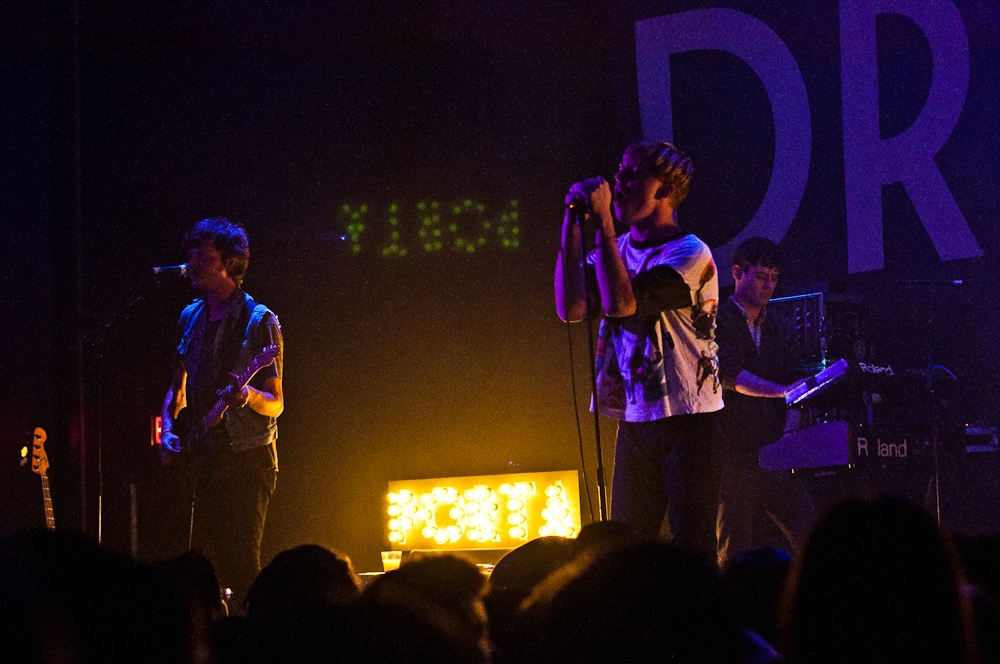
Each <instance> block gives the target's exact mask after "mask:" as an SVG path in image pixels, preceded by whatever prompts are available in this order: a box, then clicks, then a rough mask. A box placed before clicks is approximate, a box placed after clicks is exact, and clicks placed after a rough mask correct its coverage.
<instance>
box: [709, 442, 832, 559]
mask: <svg viewBox="0 0 1000 664" xmlns="http://www.w3.org/2000/svg"><path fill="white" fill-rule="evenodd" d="M803 479H804V478H802V477H799V476H795V475H792V474H791V473H790V472H782V471H777V470H764V469H762V468H759V467H758V468H754V467H752V466H749V465H748V464H745V463H738V462H735V461H734V462H728V461H724V462H723V471H722V488H721V490H720V495H719V521H718V531H719V564H720V565H724V564H726V563H727V562H728V561H730V560H731V559H732V558H734V557H735V556H736V555H737V554H739V553H741V552H743V551H750V550H751V549H758V548H761V547H771V548H774V549H785V550H788V551H789V552H794V551H795V550H796V549H797V547H798V546H799V545H801V544H802V540H803V539H804V538H805V536H806V534H807V533H808V531H809V528H810V527H811V525H812V521H813V518H814V512H815V509H814V507H813V502H812V498H811V497H810V496H809V492H808V491H807V490H806V486H805V484H803V482H802V480H803Z"/></svg>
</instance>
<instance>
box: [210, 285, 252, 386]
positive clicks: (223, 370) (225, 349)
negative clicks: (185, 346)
mask: <svg viewBox="0 0 1000 664" xmlns="http://www.w3.org/2000/svg"><path fill="white" fill-rule="evenodd" d="M256 304H257V303H256V302H254V301H253V300H251V299H250V298H249V297H247V298H245V302H244V305H245V306H242V307H240V315H239V316H237V317H235V320H230V318H231V317H228V316H227V317H226V322H225V325H226V329H225V331H224V332H223V334H222V343H221V344H219V349H218V362H217V363H216V367H217V369H218V372H217V373H216V376H215V379H216V385H215V387H216V389H222V388H224V387H226V385H228V384H229V374H230V373H232V371H233V370H234V369H236V361H237V360H238V359H239V353H240V347H241V346H242V345H243V337H244V336H245V332H246V329H247V322H248V321H249V319H250V310H251V309H252V308H254V307H255V306H256ZM202 352H204V351H202Z"/></svg>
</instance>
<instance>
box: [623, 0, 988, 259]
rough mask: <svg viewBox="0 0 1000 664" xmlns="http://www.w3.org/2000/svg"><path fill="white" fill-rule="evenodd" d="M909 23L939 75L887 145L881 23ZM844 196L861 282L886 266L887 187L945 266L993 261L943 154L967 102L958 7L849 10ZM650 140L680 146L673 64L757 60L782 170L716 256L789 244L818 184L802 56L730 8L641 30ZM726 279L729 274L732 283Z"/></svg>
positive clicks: (856, 0)
mask: <svg viewBox="0 0 1000 664" xmlns="http://www.w3.org/2000/svg"><path fill="white" fill-rule="evenodd" d="M881 13H898V14H902V15H903V16H906V17H908V18H910V19H912V20H913V21H914V22H915V23H916V24H917V26H918V27H919V28H920V29H921V30H922V31H923V32H924V34H925V35H926V37H927V40H928V42H929V43H930V47H931V53H932V59H933V67H934V70H933V74H932V81H931V90H930V94H929V95H928V99H927V103H926V104H925V105H924V108H923V109H922V110H921V112H920V115H919V116H918V118H917V119H916V121H914V123H913V124H912V125H911V126H910V127H909V128H907V129H906V130H905V131H904V132H903V133H901V134H899V135H898V136H894V137H892V138H889V139H885V140H882V138H881V137H880V136H879V101H878V55H877V50H876V43H875V19H876V17H877V16H878V15H879V14H881ZM840 31H841V75H842V77H843V88H842V89H843V92H842V99H843V102H842V103H843V122H844V127H843V130H844V168H845V175H844V189H845V194H846V209H847V244H848V247H847V249H848V270H849V272H852V273H853V272H865V271H868V270H877V269H881V268H882V267H884V264H885V256H884V252H883V241H882V186H883V185H888V184H894V183H896V182H902V184H903V187H904V188H905V190H906V192H907V194H908V195H909V197H910V199H911V200H912V201H913V206H914V208H915V209H916V211H917V214H918V215H919V216H920V220H921V222H922V223H923V225H924V228H925V229H926V231H927V234H928V235H929V236H930V239H931V241H932V242H933V244H934V247H935V249H937V252H938V254H939V255H940V256H941V258H942V259H943V260H954V259H958V258H972V257H975V256H982V254H983V252H982V249H981V248H980V246H979V244H978V242H977V241H976V238H975V237H974V236H973V235H972V231H971V230H970V229H969V225H968V223H967V222H966V221H965V218H964V217H963V215H962V212H961V210H959V208H958V205H957V204H956V202H955V199H954V197H953V196H952V195H951V191H950V190H949V189H948V185H947V183H945V181H944V178H943V177H942V175H941V172H940V171H939V170H938V168H937V165H936V164H935V163H934V156H935V155H936V154H937V153H938V151H939V150H940V149H941V147H942V146H943V145H944V144H945V142H946V141H947V140H948V137H949V136H951V133H952V131H953V130H954V129H955V126H956V125H957V124H958V117H959V114H960V113H961V110H962V107H963V105H964V104H965V97H966V91H967V89H968V83H969V43H968V37H967V35H966V32H965V25H964V23H963V22H962V17H961V15H960V14H959V12H958V9H957V8H956V7H955V5H954V4H953V3H952V2H951V0H841V2H840ZM635 47H636V68H637V77H638V83H639V111H640V114H641V116H642V132H643V135H644V136H645V137H646V138H648V139H653V140H671V139H672V138H673V122H672V108H671V89H670V55H671V54H673V53H681V52H684V51H691V50H697V49H714V50H720V51H726V52H728V53H731V54H733V55H735V56H737V57H739V58H740V59H742V60H743V61H744V62H746V63H747V64H748V65H749V66H750V67H751V68H752V69H753V71H754V72H755V73H756V74H757V76H758V77H759V78H760V80H761V83H763V85H764V89H765V90H766V91H767V95H768V98H769V100H770V102H771V108H772V112H773V114H774V135H775V150H774V168H773V171H772V175H771V181H770V183H769V185H768V189H767V193H766V194H765V196H764V200H763V201H762V203H761V206H760V208H759V209H758V210H757V212H756V213H755V214H754V217H753V219H752V220H751V221H750V223H748V224H747V226H746V227H745V228H744V229H743V230H742V231H741V232H740V233H738V234H737V235H736V237H734V238H733V239H732V240H730V241H729V242H728V243H727V244H726V245H725V246H723V247H720V248H718V249H716V250H715V251H714V253H715V255H716V261H717V262H718V263H720V264H727V262H728V261H729V256H730V255H731V254H732V251H733V250H734V249H735V247H736V245H737V244H739V243H740V242H742V241H743V240H744V239H746V238H747V237H750V236H752V235H763V236H764V237H767V238H769V239H771V240H773V241H775V242H778V241H780V240H781V239H782V238H783V237H784V235H785V233H786V232H787V230H788V227H789V226H790V225H791V223H792V220H793V219H794V217H795V215H796V214H797V212H798V208H799V204H800V202H801V200H802V195H803V192H804V191H805V187H806V180H807V177H808V175H809V161H810V157H811V155H810V148H811V133H810V114H809V100H808V97H807V94H806V88H805V83H804V82H803V78H802V74H801V71H800V70H799V67H798V64H797V63H796V61H795V58H794V57H793V56H792V54H791V52H790V51H789V50H788V47H787V46H786V45H785V43H784V42H783V41H782V40H781V38H780V37H778V35H777V34H776V33H775V32H774V31H773V30H771V28H769V27H768V26H767V25H765V24H764V23H762V22H761V21H759V20H758V19H756V18H754V17H752V16H750V15H749V14H745V13H743V12H739V11H734V10H730V9H701V10H694V11H688V12H681V13H678V14H671V15H667V16H660V17H657V18H651V19H647V20H643V21H637V22H636V24H635ZM724 274H725V272H723V275H724Z"/></svg>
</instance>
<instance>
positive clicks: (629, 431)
mask: <svg viewBox="0 0 1000 664" xmlns="http://www.w3.org/2000/svg"><path fill="white" fill-rule="evenodd" d="M721 441H722V436H721V428H720V424H719V414H718V413H696V414H693V415H675V416H674V417H667V418H664V419H662V420H655V421H653V422H624V421H623V422H619V424H618V437H617V440H616V441H615V469H614V481H613V482H612V486H611V518H612V519H615V520H617V521H624V522H625V523H627V524H629V525H630V526H632V528H633V529H635V531H636V533H637V534H638V535H639V536H640V537H644V538H649V539H652V538H655V537H657V535H658V534H659V532H660V526H661V525H662V523H663V518H664V515H666V516H667V517H668V521H669V524H670V534H671V539H672V541H673V542H674V543H675V544H678V545H680V546H684V547H687V548H690V549H693V550H696V551H698V552H700V553H702V554H704V555H706V556H708V557H709V558H710V559H711V560H713V561H714V560H715V556H716V536H715V519H716V514H717V511H718V505H719V501H718V497H719V477H720V475H719V473H720V457H721V451H722V450H721V445H722V443H721Z"/></svg>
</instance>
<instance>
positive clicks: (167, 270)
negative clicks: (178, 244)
mask: <svg viewBox="0 0 1000 664" xmlns="http://www.w3.org/2000/svg"><path fill="white" fill-rule="evenodd" d="M187 271H188V266H187V263H181V264H180V265H161V266H160V267H154V268H153V274H176V275H177V276H178V277H183V276H184V275H185V274H187Z"/></svg>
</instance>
